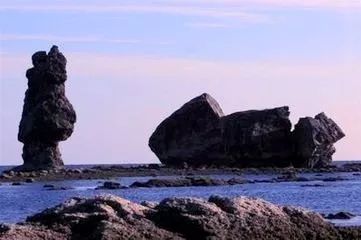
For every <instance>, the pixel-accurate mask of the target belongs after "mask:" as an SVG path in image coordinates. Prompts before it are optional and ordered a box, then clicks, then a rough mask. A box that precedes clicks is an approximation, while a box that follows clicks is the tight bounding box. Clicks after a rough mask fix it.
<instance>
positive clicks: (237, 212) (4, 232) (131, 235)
mask: <svg viewBox="0 0 361 240" xmlns="http://www.w3.org/2000/svg"><path fill="white" fill-rule="evenodd" d="M359 234H360V230H359V229H344V228H342V229H341V228H340V229H339V228H336V227H334V226H333V225H331V224H330V223H328V222H326V221H324V219H323V218H322V217H321V216H320V215H319V214H316V213H312V212H309V211H306V210H302V209H297V208H292V207H281V206H276V205H274V204H271V203H269V202H266V201H263V200H261V199H253V198H246V197H239V198H235V199H229V198H223V197H217V196H212V197H210V199H209V200H208V201H206V200H203V199H196V198H168V199H164V200H163V201H161V202H160V203H159V204H158V205H157V204H154V203H153V204H151V206H150V207H147V206H142V205H140V204H136V203H132V202H130V201H128V200H125V199H122V198H120V197H116V196H111V195H109V196H99V197H95V198H92V199H84V198H73V199H71V200H69V201H67V202H65V203H64V204H61V205H58V206H56V207H54V208H50V209H47V210H45V211H43V212H41V213H39V214H36V215H34V216H31V217H29V218H28V219H27V221H26V223H25V224H22V225H10V226H7V225H1V227H0V239H1V240H11V239H17V240H25V239H32V240H38V239H46V240H50V239H51V240H60V239H80V240H82V239H84V240H85V239H87V240H92V239H103V240H111V239H249V240H255V239H284V240H286V239H287V240H288V239H294V240H297V239H325V240H327V239H340V240H342V239H348V240H352V239H358V238H357V237H359V236H360V235H359Z"/></svg>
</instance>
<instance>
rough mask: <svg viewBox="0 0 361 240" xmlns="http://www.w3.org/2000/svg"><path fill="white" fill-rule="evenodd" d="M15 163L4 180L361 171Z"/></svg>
mask: <svg viewBox="0 0 361 240" xmlns="http://www.w3.org/2000/svg"><path fill="white" fill-rule="evenodd" d="M10 169H11V166H6V167H0V172H2V174H1V175H0V182H26V181H38V182H46V181H63V180H87V179H88V180H91V179H111V178H117V177H146V176H151V177H158V176H189V175H227V174H228V175H229V174H231V175H242V174H256V175H257V174H274V175H277V174H285V173H290V172H293V173H337V172H361V161H339V162H337V164H335V162H334V164H333V165H332V166H330V167H327V168H320V169H308V168H307V169H306V168H269V167H267V168H230V167H217V168H205V167H204V168H172V167H167V166H164V165H161V164H118V165H113V164H109V165H108V164H99V165H66V166H65V168H64V169H57V170H49V171H47V170H42V171H32V172H13V171H9V170H10Z"/></svg>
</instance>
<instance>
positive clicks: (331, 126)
mask: <svg viewBox="0 0 361 240" xmlns="http://www.w3.org/2000/svg"><path fill="white" fill-rule="evenodd" d="M344 136H345V134H344V133H343V132H342V130H341V128H340V127H339V126H337V124H336V123H335V122H334V121H333V120H332V119H330V118H328V117H327V116H326V115H325V114H324V113H320V114H318V115H317V116H316V117H315V118H311V117H306V118H301V119H300V120H299V122H298V123H297V124H296V126H295V130H294V131H293V141H294V143H295V150H296V153H295V158H294V162H293V164H294V165H295V166H297V167H310V168H313V167H325V166H328V165H329V164H330V163H331V162H332V155H333V154H334V153H335V152H336V149H335V147H334V146H333V143H335V142H337V141H338V140H340V139H341V138H343V137H344Z"/></svg>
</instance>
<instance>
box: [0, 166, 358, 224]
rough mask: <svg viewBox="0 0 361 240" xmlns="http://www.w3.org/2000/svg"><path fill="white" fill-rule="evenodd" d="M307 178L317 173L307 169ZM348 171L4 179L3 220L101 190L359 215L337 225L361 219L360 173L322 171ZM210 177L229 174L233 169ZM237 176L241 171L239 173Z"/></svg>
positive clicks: (0, 188)
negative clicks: (190, 179)
mask: <svg viewBox="0 0 361 240" xmlns="http://www.w3.org/2000/svg"><path fill="white" fill-rule="evenodd" d="M302 176H305V177H308V178H315V177H319V176H316V174H303V175H302ZM329 176H332V177H337V176H340V177H345V178H348V179H349V180H346V181H337V182H323V181H320V180H317V181H309V182H284V183H255V184H243V185H235V186H213V187H180V188H134V189H120V190H95V187H97V186H99V185H101V182H100V181H102V180H76V181H62V182H42V183H27V184H24V185H21V186H11V185H10V184H6V183H3V184H2V185H0V213H1V214H0V222H6V223H14V222H19V221H24V220H25V219H26V216H28V215H31V214H34V213H36V212H39V211H41V210H43V209H45V208H47V207H51V206H54V205H56V204H59V203H61V202H63V201H64V200H67V199H69V198H71V197H75V196H79V197H82V196H83V197H84V196H86V197H90V196H94V195H100V194H115V195H118V196H121V197H124V198H127V199H129V200H132V201H135V202H141V201H144V200H147V201H160V200H162V199H164V198H167V197H200V198H208V197H209V196H210V195H221V196H228V197H237V196H252V197H260V198H263V199H265V200H268V201H270V202H273V203H276V204H282V205H293V206H299V207H304V208H308V209H311V210H314V211H317V212H320V213H326V214H328V213H336V212H340V211H347V212H351V213H353V214H355V215H358V217H356V218H353V219H351V220H346V221H345V220H337V221H334V222H335V223H337V224H338V225H361V209H360V206H361V176H354V175H353V174H352V173H333V174H323V176H322V177H329ZM211 177H218V178H231V177H236V176H232V175H217V176H211ZM237 177H239V176H237ZM242 177H244V178H246V179H250V180H252V179H271V178H274V177H276V176H275V175H243V176H242ZM150 178H151V177H123V178H121V179H114V180H116V181H119V182H120V183H122V184H123V185H126V186H127V185H129V184H131V183H133V182H134V181H146V180H148V179H150ZM44 184H53V185H55V186H64V187H71V188H73V189H70V190H65V191H64V190H63V191H62V190H59V191H46V190H44V188H43V185H44ZM305 184H310V185H312V184H322V185H324V186H323V187H302V185H305Z"/></svg>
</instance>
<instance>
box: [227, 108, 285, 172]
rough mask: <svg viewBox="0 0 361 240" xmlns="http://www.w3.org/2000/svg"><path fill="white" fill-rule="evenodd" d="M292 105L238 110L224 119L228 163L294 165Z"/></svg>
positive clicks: (245, 165) (248, 165) (246, 165)
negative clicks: (290, 117) (290, 160)
mask: <svg viewBox="0 0 361 240" xmlns="http://www.w3.org/2000/svg"><path fill="white" fill-rule="evenodd" d="M289 115H290V112H289V109H288V107H280V108H274V109H266V110H262V111H254V110H252V111H246V112H237V113H233V114H231V115H228V116H225V117H223V118H222V119H221V124H222V139H223V141H222V145H223V147H222V149H223V150H224V158H225V159H226V162H227V164H231V165H236V166H240V167H262V166H279V167H287V166H289V165H290V163H289V156H290V155H291V153H292V143H291V141H290V136H291V133H290V131H291V126H292V124H291V122H290V120H289V118H288V117H289Z"/></svg>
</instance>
